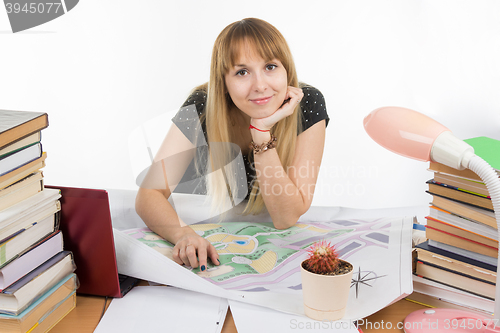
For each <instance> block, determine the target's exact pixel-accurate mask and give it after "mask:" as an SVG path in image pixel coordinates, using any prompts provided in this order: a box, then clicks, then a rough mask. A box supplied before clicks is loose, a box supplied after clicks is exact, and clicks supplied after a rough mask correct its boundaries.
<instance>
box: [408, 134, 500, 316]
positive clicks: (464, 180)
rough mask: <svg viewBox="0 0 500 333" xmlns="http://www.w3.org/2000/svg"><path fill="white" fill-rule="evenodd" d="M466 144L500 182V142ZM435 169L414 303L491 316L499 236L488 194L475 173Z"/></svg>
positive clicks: (436, 165) (432, 165)
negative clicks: (483, 313) (475, 311)
mask: <svg viewBox="0 0 500 333" xmlns="http://www.w3.org/2000/svg"><path fill="white" fill-rule="evenodd" d="M465 141H466V142H467V143H469V144H470V145H471V146H472V147H474V151H475V153H476V155H478V156H480V157H481V158H483V159H484V160H485V161H486V162H488V163H489V164H490V165H491V166H492V167H493V168H494V169H495V170H496V172H497V173H498V175H499V176H500V141H498V140H494V139H491V138H487V137H478V138H473V139H468V140H465ZM429 169H430V171H433V172H434V178H433V179H432V180H429V181H428V182H427V183H428V187H429V189H428V191H427V192H428V193H429V194H431V195H432V202H431V206H430V213H429V216H428V217H427V226H426V237H427V239H428V240H427V241H426V242H424V243H421V244H419V245H417V246H416V252H417V259H416V266H415V274H416V275H417V276H415V277H414V290H415V291H416V293H414V294H415V295H412V296H411V297H410V299H413V300H416V301H420V302H423V303H434V304H436V302H435V300H436V299H439V301H444V302H445V303H448V305H457V306H466V307H468V308H469V309H471V310H477V311H480V312H486V313H490V314H491V313H492V312H493V307H494V298H495V283H496V272H497V257H498V232H497V223H496V220H495V215H494V211H493V205H492V201H491V198H490V197H489V193H488V189H487V188H486V186H485V184H484V183H483V182H482V180H481V179H480V178H479V177H478V176H477V175H476V174H475V173H473V172H472V171H470V170H455V169H453V168H450V167H447V166H445V165H442V164H439V163H435V162H431V163H430V167H429ZM423 295H425V296H427V298H426V297H424V296H423ZM417 298H418V299H417ZM431 305H433V304H431ZM437 306H440V307H442V306H443V304H440V303H437ZM448 307H450V306H448ZM451 307H453V306H451Z"/></svg>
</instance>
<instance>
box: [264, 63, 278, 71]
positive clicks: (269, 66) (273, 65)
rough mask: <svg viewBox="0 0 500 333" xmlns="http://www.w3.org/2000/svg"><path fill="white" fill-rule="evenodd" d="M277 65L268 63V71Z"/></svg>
mask: <svg viewBox="0 0 500 333" xmlns="http://www.w3.org/2000/svg"><path fill="white" fill-rule="evenodd" d="M276 67H278V66H277V65H275V64H269V65H266V69H267V70H268V71H272V70H273V69H275V68H276Z"/></svg>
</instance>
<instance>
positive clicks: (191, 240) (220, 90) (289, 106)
mask: <svg viewBox="0 0 500 333" xmlns="http://www.w3.org/2000/svg"><path fill="white" fill-rule="evenodd" d="M193 105H194V106H193ZM328 120H329V118H328V115H327V112H326V105H325V101H324V98H323V96H322V94H321V93H320V92H319V91H318V90H317V89H315V88H313V87H311V86H307V85H303V84H300V85H299V81H298V79H297V74H296V71H295V65H294V62H293V59H292V55H291V53H290V50H289V48H288V45H287V43H286V41H285V39H284V38H283V36H282V35H281V33H280V32H279V31H278V30H277V29H276V28H275V27H274V26H272V25H271V24H269V23H267V22H265V21H262V20H259V19H255V18H248V19H243V20H241V21H237V22H234V23H232V24H230V25H229V26H227V27H226V28H225V29H224V30H223V31H222V32H221V33H220V35H219V36H218V37H217V40H216V41H215V44H214V48H213V52H212V61H211V70H210V80H209V82H208V83H207V84H205V85H202V86H200V87H198V88H196V89H195V90H194V92H193V93H192V94H191V95H190V96H189V97H188V99H187V101H186V102H185V103H184V105H183V108H181V110H180V111H179V112H178V114H177V115H176V116H175V117H174V118H173V119H172V121H173V125H172V127H171V128H170V130H169V132H168V134H167V136H166V138H165V140H164V142H163V144H162V146H161V148H160V150H159V152H158V154H157V156H156V157H155V161H156V162H159V161H161V162H162V164H161V167H158V172H160V173H161V172H167V173H168V176H167V177H166V178H168V184H167V185H166V186H164V188H163V189H158V187H157V188H156V189H155V188H151V187H152V186H141V188H140V189H139V191H138V195H137V199H136V210H137V213H138V214H139V215H140V216H141V218H142V219H143V220H144V222H145V223H146V225H147V226H148V227H149V228H150V229H151V230H153V231H154V232H156V233H157V234H158V235H160V236H161V237H163V238H165V239H167V240H168V241H169V242H171V243H173V244H175V247H174V250H173V256H174V260H175V261H176V262H177V263H179V264H186V265H190V266H192V267H198V265H200V269H201V270H202V271H204V270H205V269H206V267H207V266H206V265H207V258H210V259H211V261H212V262H213V263H214V264H216V265H218V264H219V261H218V254H217V252H216V250H215V248H214V247H213V246H212V245H211V244H210V243H209V242H208V241H207V240H205V239H204V238H202V237H200V236H198V235H197V234H196V233H195V232H194V231H193V230H192V229H191V228H190V227H188V226H186V224H185V223H183V222H182V220H181V219H180V217H179V216H178V215H177V214H176V212H175V211H174V209H173V208H172V206H171V205H170V204H169V202H168V201H167V199H168V198H169V196H170V193H171V191H172V190H173V187H174V185H175V184H177V183H178V182H179V179H181V178H182V176H183V175H184V172H185V170H186V168H187V166H188V165H189V164H190V161H191V159H192V158H193V157H195V155H198V158H197V163H196V167H197V170H203V169H205V170H208V171H207V172H209V173H210V171H213V170H221V169H223V170H226V172H224V173H221V172H211V174H210V175H211V176H210V177H207V181H206V193H207V195H208V196H209V197H210V198H212V202H213V205H215V206H218V205H221V204H222V203H223V202H225V201H227V200H228V196H229V197H230V196H232V195H234V192H238V191H239V189H240V188H241V186H242V184H241V182H240V178H241V177H240V176H239V175H238V172H232V171H231V170H232V169H231V168H227V166H232V167H234V168H238V165H236V166H234V163H231V161H232V160H233V156H231V152H230V149H229V148H228V147H229V146H230V145H229V146H225V145H224V144H223V143H232V144H234V145H237V147H239V149H240V150H241V154H242V155H243V161H242V164H244V170H245V173H244V174H245V175H246V179H245V181H244V186H248V193H249V194H248V195H247V197H246V198H247V200H246V201H244V202H243V204H246V207H245V211H244V213H245V214H248V213H252V214H256V213H259V212H261V211H262V210H263V209H264V208H265V209H267V211H268V212H269V214H270V216H271V218H272V221H273V224H274V227H275V228H277V229H286V228H289V227H291V226H293V225H294V224H295V223H296V222H297V220H298V219H299V217H300V216H301V215H302V214H304V213H305V212H306V211H307V210H308V209H309V207H310V205H311V202H312V199H313V193H314V187H315V185H316V179H317V175H318V169H319V166H320V164H321V158H322V155H323V147H324V141H325V128H326V125H327V124H328ZM204 142H206V143H207V144H208V149H207V152H206V154H203V153H200V152H201V151H202V150H200V149H195V148H197V147H198V148H200V147H203V146H204ZM205 147H206V146H205ZM216 147H217V149H216ZM202 155H205V158H199V156H202ZM169 157H170V158H169ZM225 166H226V167H225ZM240 167H241V166H240ZM163 181H164V182H167V181H166V179H164V180H163ZM153 187H154V186H153ZM245 190H246V188H245ZM245 192H246V191H245ZM228 193H229V194H228Z"/></svg>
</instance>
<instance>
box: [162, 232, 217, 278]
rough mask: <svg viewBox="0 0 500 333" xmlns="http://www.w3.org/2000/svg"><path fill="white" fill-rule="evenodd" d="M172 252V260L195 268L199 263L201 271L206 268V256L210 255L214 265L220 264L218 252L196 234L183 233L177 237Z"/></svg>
mask: <svg viewBox="0 0 500 333" xmlns="http://www.w3.org/2000/svg"><path fill="white" fill-rule="evenodd" d="M172 254H173V258H174V261H175V262H176V263H178V264H179V265H182V264H184V265H186V266H191V267H193V268H196V267H198V264H199V265H200V269H201V271H202V272H203V271H205V269H206V268H207V257H210V259H211V260H212V262H213V263H214V264H215V265H217V266H218V265H220V262H219V254H218V253H217V251H216V250H215V247H214V246H213V245H212V244H210V242H209V241H207V240H206V239H205V238H203V237H201V236H199V235H197V234H189V235H185V236H184V237H182V238H181V239H179V240H178V241H177V243H176V244H175V246H174V250H173V253H172Z"/></svg>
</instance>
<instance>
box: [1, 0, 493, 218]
mask: <svg viewBox="0 0 500 333" xmlns="http://www.w3.org/2000/svg"><path fill="white" fill-rule="evenodd" d="M245 17H258V18H262V19H265V20H267V21H269V22H270V23H272V24H273V25H275V26H276V27H277V28H278V29H279V30H280V31H281V32H282V33H283V35H284V36H285V38H287V40H288V42H289V44H290V47H291V49H292V52H293V54H294V57H295V61H296V66H297V69H298V73H299V79H300V80H301V81H304V82H307V83H309V84H312V85H314V86H316V87H317V88H319V89H320V90H321V91H322V92H323V94H324V95H325V98H326V101H327V106H328V111H329V115H330V118H331V121H330V125H329V127H328V129H327V143H326V147H325V154H324V160H323V165H322V171H321V173H320V176H319V179H318V187H317V190H316V195H315V199H314V202H313V204H314V205H328V206H337V205H340V206H348V207H356V208H382V207H396V206H407V205H420V204H426V203H427V202H428V201H429V199H430V198H429V195H427V194H425V193H424V191H425V189H426V185H425V181H426V180H427V179H429V178H431V177H432V174H431V173H430V172H428V171H426V168H427V164H425V163H422V162H417V161H412V160H408V159H405V158H403V157H400V156H397V155H395V154H392V153H390V152H388V151H386V150H384V149H383V148H381V147H379V146H378V145H377V144H376V143H374V142H372V141H371V139H370V138H369V137H368V135H366V134H365V132H364V129H363V126H362V120H363V118H364V116H366V115H367V114H368V113H369V112H370V111H372V110H373V109H376V108H378V107H381V106H386V105H398V106H404V107H407V108H411V109H414V110H418V111H420V112H423V113H425V114H427V115H429V116H431V117H433V118H435V119H436V120H438V121H439V122H441V123H443V124H444V125H446V126H448V127H449V128H450V129H452V130H453V132H454V133H455V134H456V136H458V137H459V138H462V139H465V138H470V137H474V136H482V135H485V136H490V137H492V138H495V139H500V1H496V0H492V1H485V0H479V1H478V0H476V1H472V0H470V1H459V0H450V1H441V0H422V1H408V0H393V1H389V0H386V1H380V0H357V1H352V0H351V1H327V0H324V1H314V0H310V1H269V0H265V1H258V0H255V1H252V2H248V1H241V2H237V1H203V0H196V1H195V0H190V1H153V0H143V1H124V0H114V1H112V0H106V1H97V0H81V1H80V3H79V4H78V5H77V6H76V7H75V8H74V9H73V10H72V11H70V12H69V13H67V14H66V15H64V16H62V17H60V18H58V19H56V20H54V21H52V22H49V23H46V24H44V25H41V26H39V27H35V28H33V29H30V30H28V31H25V32H21V33H17V34H12V33H11V31H10V25H9V22H8V18H7V14H6V12H5V11H3V10H2V9H0V108H1V109H13V110H30V111H43V112H47V113H49V121H50V126H49V128H48V129H46V130H44V131H43V140H42V143H43V145H44V148H45V150H46V151H47V153H48V159H47V167H46V168H45V172H44V174H45V177H46V183H47V184H52V185H60V186H78V187H92V188H113V189H134V188H136V187H135V183H134V173H133V171H132V167H131V163H130V158H129V149H128V139H129V136H130V134H131V133H132V132H133V131H134V129H136V128H137V127H138V126H139V125H140V124H142V123H144V122H146V121H148V120H150V119H152V118H155V117H158V116H160V115H162V114H165V113H166V112H171V113H173V112H175V110H176V109H177V108H178V107H179V106H180V105H181V104H182V102H183V101H184V99H185V98H186V97H187V95H188V93H189V91H190V89H191V88H193V87H194V86H195V85H198V84H200V83H203V82H205V81H207V79H208V73H209V61H210V54H211V49H212V45H213V42H214V40H215V38H216V37H217V35H218V33H219V32H220V31H221V30H222V29H223V28H224V27H225V26H226V25H228V24H229V23H231V22H234V21H236V20H239V19H241V18H245ZM167 126H168V124H165V126H164V127H165V128H164V129H163V130H164V131H165V133H166V131H167ZM162 134H163V133H162Z"/></svg>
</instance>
